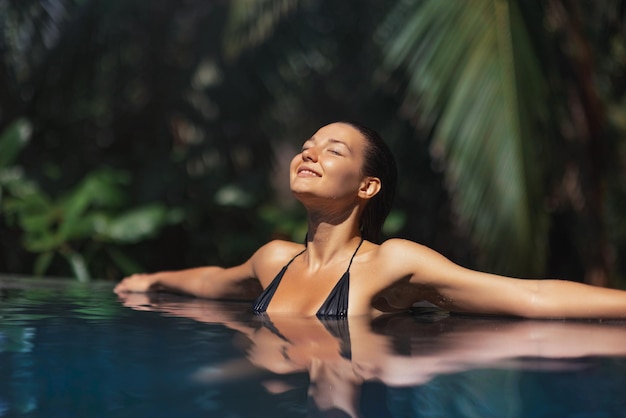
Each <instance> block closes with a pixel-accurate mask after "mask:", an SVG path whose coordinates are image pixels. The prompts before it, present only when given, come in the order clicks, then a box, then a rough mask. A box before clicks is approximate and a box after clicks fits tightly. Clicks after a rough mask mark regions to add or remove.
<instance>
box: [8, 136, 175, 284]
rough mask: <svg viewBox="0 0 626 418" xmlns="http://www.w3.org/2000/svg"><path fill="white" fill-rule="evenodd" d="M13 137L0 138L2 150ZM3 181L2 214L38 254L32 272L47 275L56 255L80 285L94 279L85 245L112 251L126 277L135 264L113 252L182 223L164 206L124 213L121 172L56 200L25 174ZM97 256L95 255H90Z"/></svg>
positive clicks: (100, 174)
mask: <svg viewBox="0 0 626 418" xmlns="http://www.w3.org/2000/svg"><path fill="white" fill-rule="evenodd" d="M12 140H13V138H12V137H11V136H10V135H9V136H3V137H2V138H0V147H2V146H4V145H6V143H7V142H10V141H12ZM0 174H4V175H3V176H2V177H0V187H1V188H3V189H4V190H6V191H7V196H6V197H5V198H4V199H3V201H2V202H1V203H2V209H3V213H4V216H5V218H6V219H7V221H8V224H9V225H15V226H18V227H19V228H20V230H21V231H23V245H24V248H25V249H26V250H28V251H30V252H33V253H36V254H38V257H37V259H36V261H35V268H34V273H35V274H36V275H38V276H40V275H43V274H45V273H46V272H47V270H48V268H49V267H50V264H51V262H52V260H53V257H54V255H55V254H58V255H61V256H62V257H63V258H64V259H65V260H66V261H67V263H68V264H69V265H70V266H71V270H72V272H73V274H74V275H75V277H76V278H77V279H79V280H81V281H85V280H88V279H89V278H90V277H91V274H90V272H89V268H88V262H89V260H88V259H87V257H86V255H85V254H83V253H81V252H80V248H82V247H84V246H85V243H86V242H91V243H93V244H97V245H98V246H101V247H104V250H105V251H107V250H109V251H113V252H112V254H113V256H112V261H113V262H114V263H116V265H117V266H118V267H119V268H120V269H121V271H122V272H123V273H125V274H130V273H133V272H135V271H136V270H137V266H136V265H134V263H133V262H132V260H130V259H125V258H122V257H121V256H120V255H119V254H118V253H117V252H116V251H115V250H113V249H109V248H107V247H115V246H117V245H120V244H128V243H135V242H139V241H141V240H144V239H146V238H149V237H153V236H155V235H156V234H157V233H158V231H159V230H160V229H161V228H163V227H164V226H166V225H170V224H173V223H178V222H180V221H181V220H182V213H181V211H180V210H175V209H169V208H167V207H165V206H164V205H162V204H149V205H142V206H139V207H134V208H130V209H128V208H125V207H124V204H125V201H126V198H125V196H124V192H123V186H124V185H126V184H127V182H128V176H127V175H126V174H125V173H123V172H120V171H113V170H97V171H93V172H91V173H89V175H88V176H87V177H86V178H84V179H83V180H82V181H81V182H80V183H79V184H78V185H76V186H75V187H74V188H72V189H70V190H69V191H68V192H66V193H65V194H63V195H61V196H59V197H58V198H53V197H50V196H48V195H47V194H46V193H44V192H43V191H42V190H41V189H40V188H39V187H38V186H37V185H36V184H35V183H33V182H32V181H29V180H28V179H26V178H25V177H24V176H23V175H20V174H19V173H17V172H14V175H13V176H9V175H7V171H6V170H5V171H4V172H2V173H0ZM92 256H93V255H92Z"/></svg>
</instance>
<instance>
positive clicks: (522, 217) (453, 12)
mask: <svg viewBox="0 0 626 418" xmlns="http://www.w3.org/2000/svg"><path fill="white" fill-rule="evenodd" d="M395 28H397V29H395ZM379 35H380V38H381V39H382V40H383V42H384V43H383V45H382V48H383V51H385V52H384V54H385V61H384V65H385V67H386V69H387V70H389V71H397V70H402V71H403V72H404V73H405V74H406V75H407V78H408V89H407V91H406V93H405V101H404V105H403V112H404V113H405V114H406V116H408V117H411V118H414V119H417V120H419V121H421V122H422V123H425V124H427V125H431V126H434V127H435V129H434V137H433V140H432V148H431V150H432V153H433V155H434V157H436V158H441V159H443V161H444V162H445V167H446V168H445V170H446V178H447V181H448V185H449V188H450V191H451V193H452V195H453V198H454V199H455V203H456V208H457V210H458V213H459V215H460V217H461V218H462V220H463V221H464V222H465V223H466V224H467V225H468V226H469V229H470V233H471V234H472V237H473V238H474V239H475V241H476V243H477V245H478V247H479V248H480V249H483V250H484V258H485V263H486V264H485V267H487V268H489V269H491V270H494V271H498V272H501V273H507V274H525V275H529V274H537V273H539V272H541V271H542V269H543V267H544V263H545V248H546V236H547V215H546V213H545V210H544V208H543V202H542V197H543V191H542V183H541V163H539V162H538V153H537V149H538V147H540V146H541V143H540V142H539V140H540V138H539V137H538V136H536V133H537V129H536V124H537V117H538V116H539V115H541V114H542V112H543V110H542V106H543V103H545V101H544V97H543V94H544V93H543V92H544V89H543V86H542V80H543V78H542V74H541V71H540V68H539V65H538V62H537V58H536V54H535V52H534V50H533V47H532V45H531V41H530V39H529V37H528V33H527V28H526V27H525V24H524V21H523V19H522V16H521V14H520V11H519V10H518V8H517V5H516V3H515V1H513V0H509V1H506V0H473V1H462V2H459V1H455V0H450V1H441V0H423V1H414V2H401V3H400V4H399V6H398V9H396V10H395V12H393V13H391V14H390V15H389V17H388V19H387V21H386V22H385V24H384V25H383V26H382V27H381V29H380V31H379Z"/></svg>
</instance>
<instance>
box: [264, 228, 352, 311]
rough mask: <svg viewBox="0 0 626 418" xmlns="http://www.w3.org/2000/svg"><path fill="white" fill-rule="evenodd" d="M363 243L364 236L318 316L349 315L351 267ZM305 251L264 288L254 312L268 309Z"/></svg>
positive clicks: (290, 261)
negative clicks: (295, 262) (293, 264)
mask: <svg viewBox="0 0 626 418" xmlns="http://www.w3.org/2000/svg"><path fill="white" fill-rule="evenodd" d="M362 244H363V238H361V242H359V245H358V246H357V247H356V250H355V251H354V254H352V257H351V258H350V263H349V264H348V268H347V269H346V272H345V273H344V274H343V275H342V276H341V278H340V279H339V281H338V282H337V284H336V285H335V287H333V290H331V292H330V294H329V295H328V297H327V298H326V300H325V301H324V303H323V304H322V306H320V308H319V310H318V311H317V313H316V314H315V315H316V316H317V317H323V318H333V317H334V318H343V317H345V316H347V315H348V297H349V293H350V267H351V266H352V261H353V260H354V257H355V256H356V253H357V252H358V251H359V248H361V245H362ZM305 251H306V248H305V249H304V250H302V251H301V252H299V253H298V254H296V255H295V256H294V257H293V258H292V259H291V260H289V262H288V263H287V264H286V265H285V266H284V267H283V268H282V269H281V270H280V272H279V273H278V274H277V275H276V277H275V278H274V280H272V282H271V283H270V285H269V286H268V287H266V288H265V290H263V292H262V293H261V295H260V296H259V297H258V298H257V300H256V301H255V303H254V308H253V309H254V312H257V313H261V312H265V311H266V310H267V307H268V306H269V304H270V301H271V300H272V297H273V296H274V293H275V292H276V289H278V285H279V284H280V281H281V280H282V278H283V276H284V275H285V272H286V271H287V268H288V267H289V265H290V264H291V263H292V262H293V261H294V260H295V259H296V258H297V257H298V256H300V255H301V254H302V253H304V252H305Z"/></svg>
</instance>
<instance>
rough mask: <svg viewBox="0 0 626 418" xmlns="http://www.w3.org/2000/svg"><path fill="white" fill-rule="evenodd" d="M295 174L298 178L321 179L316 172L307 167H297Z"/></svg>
mask: <svg viewBox="0 0 626 418" xmlns="http://www.w3.org/2000/svg"><path fill="white" fill-rule="evenodd" d="M296 174H297V175H298V176H300V177H322V175H321V174H320V173H319V172H318V171H316V170H314V169H312V168H311V167H307V166H300V167H298V170H297V172H296Z"/></svg>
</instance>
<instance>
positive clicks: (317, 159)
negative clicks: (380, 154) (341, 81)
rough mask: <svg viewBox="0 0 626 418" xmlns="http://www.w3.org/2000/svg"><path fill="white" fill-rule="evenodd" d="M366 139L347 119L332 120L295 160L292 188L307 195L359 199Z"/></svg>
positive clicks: (306, 144) (292, 163) (311, 139)
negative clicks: (342, 121)
mask: <svg viewBox="0 0 626 418" xmlns="http://www.w3.org/2000/svg"><path fill="white" fill-rule="evenodd" d="M365 147H366V139H365V138H364V137H363V135H362V134H361V133H360V132H359V131H358V130H356V129H355V128H353V127H352V126H350V125H348V124H345V123H332V124H330V125H326V126H324V127H322V128H321V129H319V130H318V131H317V132H316V133H315V134H314V135H313V136H312V137H311V138H309V139H308V140H306V141H305V142H304V144H303V146H302V151H301V152H300V153H299V154H297V155H296V156H295V157H294V158H293V160H292V161H291V166H290V180H291V190H292V192H293V193H294V194H295V195H296V197H298V198H299V199H300V200H302V199H306V198H311V197H315V198H323V199H333V200H337V199H344V198H348V199H350V198H351V199H355V198H356V196H357V193H358V190H359V188H360V187H361V184H362V182H363V180H364V176H363V174H362V167H363V163H364V154H365Z"/></svg>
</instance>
